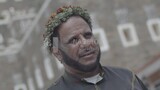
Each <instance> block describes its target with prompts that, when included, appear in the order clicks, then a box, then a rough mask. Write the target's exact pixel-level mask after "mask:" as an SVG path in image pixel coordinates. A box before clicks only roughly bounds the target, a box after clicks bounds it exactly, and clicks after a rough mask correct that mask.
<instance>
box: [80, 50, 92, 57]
mask: <svg viewBox="0 0 160 90" xmlns="http://www.w3.org/2000/svg"><path fill="white" fill-rule="evenodd" d="M93 54H95V50H92V51H88V52H86V53H84V54H81V55H80V57H85V56H90V55H93Z"/></svg>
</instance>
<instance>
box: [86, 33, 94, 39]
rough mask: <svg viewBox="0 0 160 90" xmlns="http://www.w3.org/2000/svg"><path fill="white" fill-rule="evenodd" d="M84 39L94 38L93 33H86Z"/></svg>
mask: <svg viewBox="0 0 160 90" xmlns="http://www.w3.org/2000/svg"><path fill="white" fill-rule="evenodd" d="M84 37H85V38H86V39H90V38H91V37H92V33H86V34H85V35H84Z"/></svg>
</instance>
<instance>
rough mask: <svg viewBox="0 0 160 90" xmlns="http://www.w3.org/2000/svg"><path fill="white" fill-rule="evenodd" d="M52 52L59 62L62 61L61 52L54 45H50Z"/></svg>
mask: <svg viewBox="0 0 160 90" xmlns="http://www.w3.org/2000/svg"><path fill="white" fill-rule="evenodd" d="M52 54H53V55H54V56H56V58H57V59H58V60H59V61H60V62H62V54H61V52H60V50H59V49H58V48H57V47H55V46H53V47H52Z"/></svg>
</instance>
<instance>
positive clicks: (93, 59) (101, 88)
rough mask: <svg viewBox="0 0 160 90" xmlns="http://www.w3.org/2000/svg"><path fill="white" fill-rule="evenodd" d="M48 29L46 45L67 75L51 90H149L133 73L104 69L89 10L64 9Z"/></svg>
mask: <svg viewBox="0 0 160 90" xmlns="http://www.w3.org/2000/svg"><path fill="white" fill-rule="evenodd" d="M46 28H47V30H46V32H45V34H44V38H45V39H44V42H45V44H46V46H47V48H48V50H49V51H50V52H51V53H52V54H54V55H55V56H56V57H57V58H58V60H59V61H60V62H61V63H62V64H63V65H64V67H65V73H64V75H63V76H61V78H60V79H59V80H58V81H56V82H55V83H54V84H53V85H52V86H51V87H50V88H49V89H48V90H147V89H146V88H145V86H144V85H143V83H142V82H141V81H140V80H139V79H138V78H137V77H136V76H135V75H134V74H133V73H132V72H130V71H128V70H125V69H120V68H113V67H103V66H101V64H100V63H99V61H100V55H101V51H100V47H99V44H98V43H97V41H96V40H95V38H94V36H93V33H92V25H91V19H90V16H89V14H88V13H87V12H86V10H84V9H82V8H80V7H74V6H64V7H61V8H59V9H58V10H57V12H56V13H53V14H52V15H51V17H50V19H49V21H48V23H47V25H46Z"/></svg>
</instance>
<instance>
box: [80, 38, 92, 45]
mask: <svg viewBox="0 0 160 90" xmlns="http://www.w3.org/2000/svg"><path fill="white" fill-rule="evenodd" d="M89 43H90V42H89V39H86V38H85V37H83V36H82V37H81V42H80V47H81V48H84V47H88V45H89Z"/></svg>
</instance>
